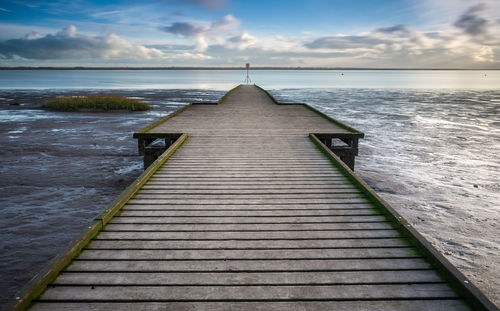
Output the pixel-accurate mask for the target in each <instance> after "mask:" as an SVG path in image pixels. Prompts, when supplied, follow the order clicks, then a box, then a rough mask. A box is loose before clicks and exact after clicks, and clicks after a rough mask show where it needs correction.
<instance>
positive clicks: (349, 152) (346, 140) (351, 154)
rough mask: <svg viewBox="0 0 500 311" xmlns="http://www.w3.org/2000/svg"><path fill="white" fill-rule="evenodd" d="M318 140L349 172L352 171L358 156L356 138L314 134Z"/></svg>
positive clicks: (352, 136)
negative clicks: (347, 167)
mask: <svg viewBox="0 0 500 311" xmlns="http://www.w3.org/2000/svg"><path fill="white" fill-rule="evenodd" d="M315 135H316V137H318V139H319V140H320V141H321V142H322V143H323V144H325V146H327V147H328V148H329V149H330V150H331V151H333V153H335V154H336V155H337V156H338V157H339V158H340V159H341V160H342V162H344V163H345V164H346V165H347V166H349V168H350V169H351V170H354V163H355V158H356V156H357V155H358V139H359V138H358V137H357V136H354V135H348V134H347V135H343V134H315Z"/></svg>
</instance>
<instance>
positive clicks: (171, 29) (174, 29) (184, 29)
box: [160, 22, 208, 38]
mask: <svg viewBox="0 0 500 311" xmlns="http://www.w3.org/2000/svg"><path fill="white" fill-rule="evenodd" d="M160 29H161V30H163V31H165V32H168V33H171V34H174V35H181V36H184V37H188V38H189V37H195V36H198V35H200V34H202V33H203V32H205V31H207V30H208V28H207V27H205V26H202V25H199V24H195V23H190V22H177V23H173V24H172V25H170V26H165V27H161V28H160Z"/></svg>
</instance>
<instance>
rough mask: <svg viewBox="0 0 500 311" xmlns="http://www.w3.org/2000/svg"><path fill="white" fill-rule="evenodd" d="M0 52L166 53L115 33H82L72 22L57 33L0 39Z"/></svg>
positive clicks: (65, 55)
mask: <svg viewBox="0 0 500 311" xmlns="http://www.w3.org/2000/svg"><path fill="white" fill-rule="evenodd" d="M0 55H2V56H3V58H14V57H22V58H25V59H82V58H97V59H115V58H118V59H120V58H121V59H127V58H138V59H152V58H160V57H162V56H163V53H162V52H161V51H160V50H157V49H155V48H147V47H145V46H142V45H135V44H132V43H131V42H129V41H127V40H126V39H124V38H122V37H120V36H118V35H116V34H113V33H108V34H104V35H99V36H88V35H85V34H81V33H78V31H77V29H76V27H75V26H73V25H70V26H68V27H66V28H64V29H63V30H61V31H59V32H57V33H56V34H54V35H52V34H48V35H45V36H41V35H40V34H36V33H35V34H28V35H27V36H25V37H24V38H21V39H10V40H6V41H3V42H0Z"/></svg>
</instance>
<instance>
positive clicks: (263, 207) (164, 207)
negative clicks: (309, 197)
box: [125, 200, 373, 211]
mask: <svg viewBox="0 0 500 311" xmlns="http://www.w3.org/2000/svg"><path fill="white" fill-rule="evenodd" d="M339 201H340V200H339ZM345 201H346V200H342V201H340V202H337V203H330V204H311V203H306V202H303V203H302V204H247V203H244V204H219V205H217V204H213V205H202V204H184V205H182V204H176V205H172V204H170V203H165V204H144V203H134V202H129V203H128V204H127V205H126V207H125V208H127V209H134V210H139V209H143V210H180V209H182V210H206V211H210V210H336V209H344V210H355V209H372V208H373V205H371V204H369V203H366V201H364V202H359V203H358V202H351V203H342V202H345Z"/></svg>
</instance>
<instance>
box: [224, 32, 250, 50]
mask: <svg viewBox="0 0 500 311" xmlns="http://www.w3.org/2000/svg"><path fill="white" fill-rule="evenodd" d="M256 43H257V38H255V37H254V36H251V35H250V34H248V33H247V32H243V33H241V34H240V35H237V36H234V37H231V38H229V39H228V40H227V45H226V46H227V47H228V48H230V49H238V50H245V49H246V48H248V47H249V46H252V45H254V44H256Z"/></svg>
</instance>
